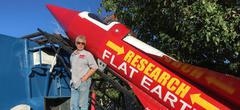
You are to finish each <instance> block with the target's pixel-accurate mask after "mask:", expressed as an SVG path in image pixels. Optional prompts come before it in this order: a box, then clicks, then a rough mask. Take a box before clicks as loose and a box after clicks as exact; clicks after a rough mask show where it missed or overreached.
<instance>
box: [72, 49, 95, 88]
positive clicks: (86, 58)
mask: <svg viewBox="0 0 240 110" xmlns="http://www.w3.org/2000/svg"><path fill="white" fill-rule="evenodd" d="M70 63H71V72H72V79H71V81H70V84H71V85H72V84H73V87H74V88H78V87H79V86H80V84H81V78H82V77H83V76H84V75H85V74H86V73H87V72H88V71H89V69H90V68H92V69H97V68H98V65H97V63H96V61H95V59H94V57H93V55H92V54H91V53H90V52H88V51H86V50H81V51H78V52H73V53H72V54H71V56H70Z"/></svg>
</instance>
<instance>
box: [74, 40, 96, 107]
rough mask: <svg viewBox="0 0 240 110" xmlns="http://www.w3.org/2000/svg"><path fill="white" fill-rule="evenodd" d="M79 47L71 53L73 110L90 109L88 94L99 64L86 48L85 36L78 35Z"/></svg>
mask: <svg viewBox="0 0 240 110" xmlns="http://www.w3.org/2000/svg"><path fill="white" fill-rule="evenodd" d="M75 45H76V47H77V49H76V50H75V51H74V52H73V53H72V54H71V57H70V63H71V71H72V79H71V81H70V85H71V100H70V106H71V110H88V96H89V92H90V90H89V89H90V85H91V78H90V77H91V76H92V75H93V74H94V72H95V71H96V70H97V68H98V66H97V63H96V61H95V60H94V57H93V55H92V54H91V53H90V52H89V51H87V50H85V49H84V47H85V46H86V38H85V36H78V37H77V38H76V40H75Z"/></svg>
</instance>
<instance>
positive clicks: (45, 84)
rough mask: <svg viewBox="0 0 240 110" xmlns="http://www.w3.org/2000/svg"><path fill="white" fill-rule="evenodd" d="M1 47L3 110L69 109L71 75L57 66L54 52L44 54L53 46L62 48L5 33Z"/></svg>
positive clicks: (0, 105)
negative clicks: (20, 109)
mask: <svg viewBox="0 0 240 110" xmlns="http://www.w3.org/2000/svg"><path fill="white" fill-rule="evenodd" d="M0 45H1V46H0V52H1V54H0V87H1V89H0V109H1V110H10V109H14V108H17V107H25V108H26V107H28V108H31V109H32V110H44V109H45V110H48V109H50V108H54V107H62V110H66V109H67V108H65V109H64V107H68V106H69V104H68V103H67V102H68V101H67V100H68V99H69V96H70V87H69V80H70V75H69V73H67V72H66V69H64V67H62V66H61V65H57V64H56V60H57V58H56V55H55V53H54V52H53V53H54V54H49V53H48V52H46V51H44V50H47V49H50V48H49V47H50V46H51V47H52V46H54V47H56V48H58V45H54V44H44V45H39V44H38V43H36V42H33V41H31V40H29V39H21V38H14V37H11V36H6V35H2V34H0ZM50 51H52V50H50ZM67 59H68V56H66V59H65V60H67ZM51 69H52V70H51ZM53 102H54V103H53ZM58 105H62V106H58ZM63 105H65V106H63Z"/></svg>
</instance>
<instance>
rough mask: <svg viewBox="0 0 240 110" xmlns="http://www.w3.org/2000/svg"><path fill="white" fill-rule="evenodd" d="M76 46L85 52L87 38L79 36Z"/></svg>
mask: <svg viewBox="0 0 240 110" xmlns="http://www.w3.org/2000/svg"><path fill="white" fill-rule="evenodd" d="M75 45H76V47H77V49H78V50H83V49H84V47H85V45H86V38H85V36H83V35H79V36H77V38H76V40H75Z"/></svg>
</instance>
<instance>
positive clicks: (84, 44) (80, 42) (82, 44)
mask: <svg viewBox="0 0 240 110" xmlns="http://www.w3.org/2000/svg"><path fill="white" fill-rule="evenodd" d="M76 44H77V45H79V44H82V45H85V43H84V42H77V43H76Z"/></svg>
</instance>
